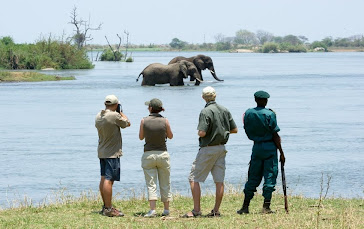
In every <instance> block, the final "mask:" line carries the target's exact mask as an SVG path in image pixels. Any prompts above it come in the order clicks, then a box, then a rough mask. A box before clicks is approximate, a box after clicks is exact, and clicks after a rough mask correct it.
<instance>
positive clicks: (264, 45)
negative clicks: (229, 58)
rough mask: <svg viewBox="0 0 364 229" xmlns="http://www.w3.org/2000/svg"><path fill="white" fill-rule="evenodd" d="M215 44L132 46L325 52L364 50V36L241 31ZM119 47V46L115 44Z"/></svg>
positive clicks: (142, 47)
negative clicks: (319, 36) (310, 39)
mask: <svg viewBox="0 0 364 229" xmlns="http://www.w3.org/2000/svg"><path fill="white" fill-rule="evenodd" d="M214 38H215V43H202V44H192V43H188V42H186V41H182V40H180V39H178V38H173V39H172V41H171V42H170V43H169V44H161V45H157V44H149V45H132V44H131V45H129V48H131V49H134V50H141V51H144V50H152V51H157V50H165V51H170V50H196V51H198V50H205V51H233V50H237V49H249V50H252V51H254V52H263V53H268V52H307V51H323V52H327V51H329V50H330V48H364V36H363V35H355V36H350V37H347V38H332V37H326V38H324V39H322V40H320V41H313V42H312V43H310V42H308V38H307V37H305V36H296V35H292V34H290V35H286V36H274V35H273V34H272V33H269V32H266V31H263V30H258V31H257V32H256V33H254V32H251V31H248V30H239V31H237V32H236V34H235V36H234V37H226V36H224V35H223V34H221V33H220V34H217V35H216V36H215V37H214ZM115 46H116V45H115ZM88 48H89V49H105V48H107V46H106V45H91V46H88Z"/></svg>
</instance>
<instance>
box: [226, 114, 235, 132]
mask: <svg viewBox="0 0 364 229" xmlns="http://www.w3.org/2000/svg"><path fill="white" fill-rule="evenodd" d="M228 117H229V125H230V130H233V129H235V128H237V126H236V123H235V121H234V119H233V116H232V115H231V113H230V112H228Z"/></svg>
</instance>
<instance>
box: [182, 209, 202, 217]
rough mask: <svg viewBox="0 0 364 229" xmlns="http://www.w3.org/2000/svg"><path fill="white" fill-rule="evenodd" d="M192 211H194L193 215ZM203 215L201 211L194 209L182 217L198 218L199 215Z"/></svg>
mask: <svg viewBox="0 0 364 229" xmlns="http://www.w3.org/2000/svg"><path fill="white" fill-rule="evenodd" d="M190 213H192V215H191V214H190ZM201 215H202V213H201V211H199V212H197V211H195V210H193V209H192V210H191V211H190V212H188V213H186V214H184V215H183V216H182V218H196V217H199V216H201Z"/></svg>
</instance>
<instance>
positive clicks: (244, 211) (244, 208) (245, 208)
mask: <svg viewBox="0 0 364 229" xmlns="http://www.w3.org/2000/svg"><path fill="white" fill-rule="evenodd" d="M236 213H238V214H240V215H242V214H249V205H248V206H246V205H243V206H242V207H241V209H240V210H238V211H236Z"/></svg>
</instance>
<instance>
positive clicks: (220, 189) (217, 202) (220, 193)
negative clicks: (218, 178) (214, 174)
mask: <svg viewBox="0 0 364 229" xmlns="http://www.w3.org/2000/svg"><path fill="white" fill-rule="evenodd" d="M215 184H216V197H215V207H214V212H218V211H219V208H220V205H221V202H222V197H223V196H224V183H222V182H216V183H215Z"/></svg>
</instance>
